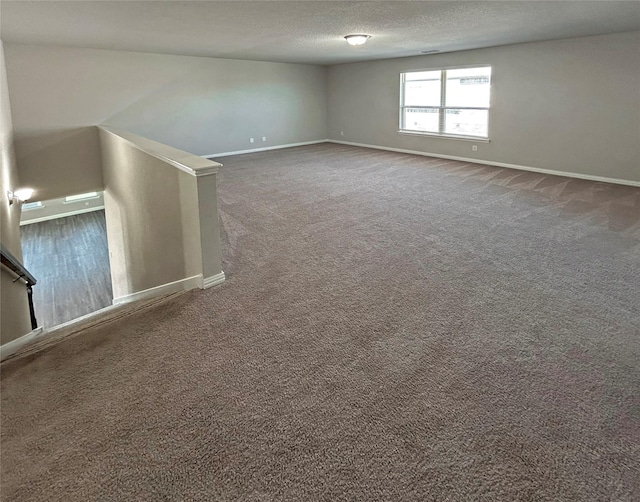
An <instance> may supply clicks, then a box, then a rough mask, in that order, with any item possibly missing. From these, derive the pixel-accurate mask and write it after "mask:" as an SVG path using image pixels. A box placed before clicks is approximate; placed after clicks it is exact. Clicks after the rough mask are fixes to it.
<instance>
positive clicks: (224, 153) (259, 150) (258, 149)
mask: <svg viewBox="0 0 640 502" xmlns="http://www.w3.org/2000/svg"><path fill="white" fill-rule="evenodd" d="M328 141H330V140H328V139H318V140H314V141H303V142H302V143H289V144H288V145H276V146H265V147H262V148H250V149H249V150H237V151H235V152H222V153H212V154H211V155H201V157H204V158H205V159H212V158H218V157H228V156H229V155H241V154H243V153H257V152H266V151H267V150H280V149H281V148H293V147H294V146H306V145H317V144H318V143H326V142H328Z"/></svg>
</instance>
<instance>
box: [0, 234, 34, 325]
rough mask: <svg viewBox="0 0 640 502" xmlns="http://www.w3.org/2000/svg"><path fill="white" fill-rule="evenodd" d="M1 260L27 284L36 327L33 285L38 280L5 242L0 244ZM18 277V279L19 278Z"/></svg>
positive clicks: (30, 313) (30, 307)
mask: <svg viewBox="0 0 640 502" xmlns="http://www.w3.org/2000/svg"><path fill="white" fill-rule="evenodd" d="M0 262H1V263H2V265H4V266H5V267H7V268H8V269H9V270H11V271H12V272H13V273H14V274H16V275H17V276H18V279H22V280H23V281H24V282H25V285H26V286H27V298H28V300H29V316H30V318H31V329H36V328H37V327H38V321H37V319H36V314H35V309H34V307H33V290H32V286H34V285H35V284H36V283H37V282H38V281H37V280H36V278H35V277H34V276H33V274H31V272H29V271H28V270H27V269H26V268H25V266H24V265H23V264H22V263H20V260H18V259H17V258H16V257H15V256H13V254H11V252H10V251H9V250H8V249H7V248H5V247H4V245H3V244H0ZM18 279H16V281H17V280H18Z"/></svg>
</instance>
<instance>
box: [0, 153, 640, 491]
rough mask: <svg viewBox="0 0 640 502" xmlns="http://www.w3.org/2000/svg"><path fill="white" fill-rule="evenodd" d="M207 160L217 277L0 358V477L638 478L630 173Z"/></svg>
mask: <svg viewBox="0 0 640 502" xmlns="http://www.w3.org/2000/svg"><path fill="white" fill-rule="evenodd" d="M220 160H221V161H222V162H223V163H224V164H225V165H224V168H223V169H222V170H221V177H220V186H219V195H220V209H221V217H222V222H223V227H224V240H225V271H226V272H227V273H228V276H229V280H228V281H227V282H226V283H225V284H223V285H222V286H221V287H217V288H213V289H210V290H206V291H193V292H190V293H187V294H184V295H180V296H178V297H176V298H174V299H171V300H169V301H167V302H164V303H163V304H161V305H158V306H155V307H151V308H150V309H147V310H146V311H145V312H142V313H140V314H134V315H132V316H129V317H127V318H123V319H116V320H115V321H113V322H111V323H107V324H102V325H99V326H97V327H94V328H92V329H90V330H88V331H87V332H86V334H84V335H81V336H76V337H75V338H72V339H69V340H67V341H65V342H62V343H60V344H58V345H56V346H54V347H50V348H47V349H46V350H45V351H43V352H41V353H39V354H35V355H29V356H27V357H23V358H21V359H18V360H14V361H9V362H8V363H7V364H4V365H3V368H2V383H1V385H2V388H1V390H2V478H1V495H2V500H3V501H7V502H9V501H27V500H28V501H47V502H50V501H87V500H105V501H106V500H109V501H112V500H117V501H134V500H135V501H142V500H150V501H151V500H223V501H226V500H243V501H271V500H274V501H276V500H278V501H279V500H286V501H316V500H323V501H339V500H344V501H429V500H434V501H435V500H438V501H444V500H448V501H475V500H486V501H589V502H591V501H608V500H611V501H613V500H616V501H636V500H639V499H640V189H637V188H630V187H622V186H613V185H608V184H604V183H594V182H588V181H580V180H571V179H567V178H560V177H552V176H545V175H541V174H534V173H525V172H519V171H513V170H508V169H501V168H494V167H484V166H480V165H474V164H465V163H460V162H455V161H446V160H438V159H429V158H424V157H417V156H410V155H403V154H394V153H389V152H381V151H375V150H367V149H360V148H353V147H347V146H339V145H328V144H323V145H315V146H309V147H300V148H293V149H287V150H281V151H274V152H265V153H257V154H251V155H243V156H237V157H227V158H224V159H220Z"/></svg>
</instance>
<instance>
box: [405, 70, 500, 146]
mask: <svg viewBox="0 0 640 502" xmlns="http://www.w3.org/2000/svg"><path fill="white" fill-rule="evenodd" d="M400 95H401V98H400V130H401V131H407V132H418V133H425V134H435V135H439V136H452V137H472V138H488V137H489V104H490V95H491V67H490V66H482V67H478V68H452V69H444V70H428V71H412V72H406V73H402V74H401V89H400Z"/></svg>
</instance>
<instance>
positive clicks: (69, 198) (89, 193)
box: [64, 192, 98, 203]
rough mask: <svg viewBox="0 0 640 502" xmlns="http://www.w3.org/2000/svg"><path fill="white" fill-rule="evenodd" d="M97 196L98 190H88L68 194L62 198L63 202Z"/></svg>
mask: <svg viewBox="0 0 640 502" xmlns="http://www.w3.org/2000/svg"><path fill="white" fill-rule="evenodd" d="M97 197H98V192H88V193H81V194H78V195H69V196H68V197H65V198H64V202H65V203H67V202H79V201H81V200H86V199H96V198H97Z"/></svg>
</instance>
